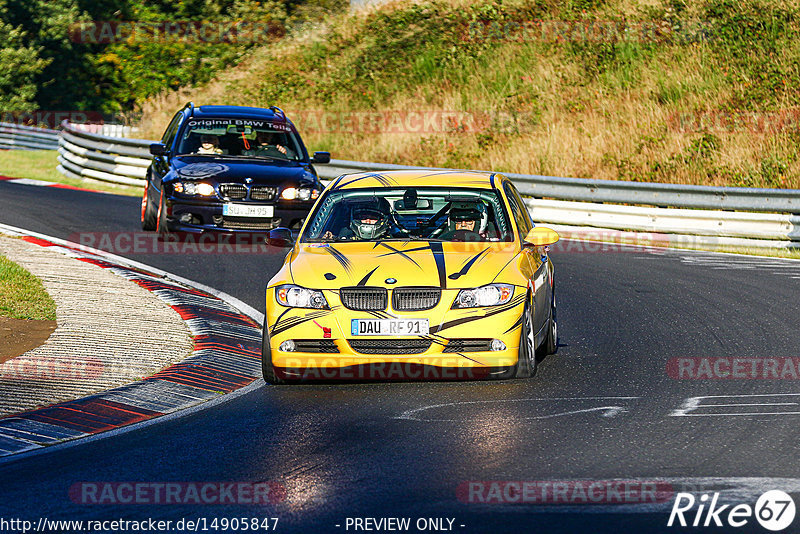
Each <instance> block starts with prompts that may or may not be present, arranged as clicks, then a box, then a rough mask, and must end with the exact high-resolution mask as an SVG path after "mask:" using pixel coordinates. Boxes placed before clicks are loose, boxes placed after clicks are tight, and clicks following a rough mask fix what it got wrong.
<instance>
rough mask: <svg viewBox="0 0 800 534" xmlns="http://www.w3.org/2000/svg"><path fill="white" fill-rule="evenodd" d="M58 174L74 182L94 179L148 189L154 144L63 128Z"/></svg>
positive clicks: (63, 124) (64, 123) (65, 125)
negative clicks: (145, 185)
mask: <svg viewBox="0 0 800 534" xmlns="http://www.w3.org/2000/svg"><path fill="white" fill-rule="evenodd" d="M61 128H62V129H61V132H60V134H59V136H58V163H59V165H58V171H59V172H60V173H61V174H63V175H64V176H68V177H70V178H92V179H95V180H102V181H104V182H111V183H115V184H123V185H133V186H144V184H145V178H146V177H147V167H148V166H149V165H150V151H149V147H150V143H152V142H153V141H147V140H145V139H126V138H124V137H111V136H107V135H101V134H96V133H92V132H89V131H87V130H85V129H83V128H81V127H80V125H74V124H69V123H68V122H66V121H64V122H63V123H62V124H61Z"/></svg>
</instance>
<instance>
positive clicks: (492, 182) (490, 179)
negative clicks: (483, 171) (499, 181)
mask: <svg viewBox="0 0 800 534" xmlns="http://www.w3.org/2000/svg"><path fill="white" fill-rule="evenodd" d="M489 184H490V185H491V186H492V189H495V186H494V173H492V174H491V175H490V176H489Z"/></svg>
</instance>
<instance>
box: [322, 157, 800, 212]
mask: <svg viewBox="0 0 800 534" xmlns="http://www.w3.org/2000/svg"><path fill="white" fill-rule="evenodd" d="M410 169H436V170H452V169H439V168H437V167H409V166H406V165H392V164H387V163H370V162H365V161H344V160H331V164H330V166H328V168H327V169H325V173H326V177H327V178H332V177H335V176H338V175H339V174H343V173H346V172H363V171H381V170H384V171H386V170H410ZM502 174H503V175H505V176H507V177H509V178H511V179H512V180H513V181H514V183H515V184H516V186H517V189H519V191H520V193H522V194H523V195H529V196H532V197H537V198H556V199H559V200H578V201H583V202H615V203H620V204H646V205H650V206H662V207H679V208H699V209H717V210H744V211H763V212H785V213H800V190H798V189H759V188H753V187H709V186H702V185H681V184H659V183H652V182H624V181H619V180H592V179H587V178H562V177H559V176H539V175H535V174H515V173H505V172H504V173H502Z"/></svg>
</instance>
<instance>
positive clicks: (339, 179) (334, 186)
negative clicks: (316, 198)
mask: <svg viewBox="0 0 800 534" xmlns="http://www.w3.org/2000/svg"><path fill="white" fill-rule="evenodd" d="M344 177H345V175H344V174H343V175H341V176H340V177H338V178H337V179H336V181H335V182H333V185H332V186H331V191H335V190H336V188H337V187H339V182H341V181H342V178H344Z"/></svg>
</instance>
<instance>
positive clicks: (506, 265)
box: [492, 254, 519, 282]
mask: <svg viewBox="0 0 800 534" xmlns="http://www.w3.org/2000/svg"><path fill="white" fill-rule="evenodd" d="M517 256H519V254H515V255H514V256H512V257H511V259H510V260H508V261H507V262H506V264H505V265H503V268H502V269H500V270H499V271H497V274H496V275H495V277H494V278H492V282H494V281H495V280H497V277H498V276H500V275H501V274H502V272H503V271H504V270H505V268H506V267H508V264H509V263H511V262H512V261H514V260H516V259H517Z"/></svg>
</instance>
